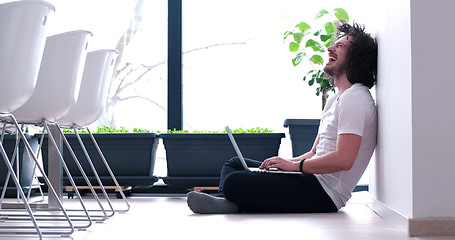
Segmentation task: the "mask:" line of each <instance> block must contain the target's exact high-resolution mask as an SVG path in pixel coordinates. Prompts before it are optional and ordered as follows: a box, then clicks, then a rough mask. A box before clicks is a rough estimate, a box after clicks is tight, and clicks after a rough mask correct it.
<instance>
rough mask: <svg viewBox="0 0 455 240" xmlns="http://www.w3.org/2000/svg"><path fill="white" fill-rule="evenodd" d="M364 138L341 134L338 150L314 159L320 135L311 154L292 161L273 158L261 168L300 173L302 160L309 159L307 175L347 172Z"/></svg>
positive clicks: (267, 160) (305, 164) (305, 169)
mask: <svg viewBox="0 0 455 240" xmlns="http://www.w3.org/2000/svg"><path fill="white" fill-rule="evenodd" d="M361 141H362V137H361V136H359V135H355V134H340V135H338V137H337V147H336V150H335V151H333V152H330V153H327V154H325V155H323V156H320V157H314V158H311V157H313V156H314V154H315V152H316V145H317V143H318V142H319V135H318V137H317V138H316V140H315V144H314V146H313V148H312V150H311V151H310V152H307V153H305V154H303V155H301V156H299V157H296V158H292V159H283V158H280V157H272V158H269V159H266V160H265V161H264V162H263V164H262V165H261V166H260V167H259V168H266V169H269V168H279V169H282V170H285V171H299V164H300V161H301V160H302V159H304V158H305V159H306V157H309V158H311V159H308V160H306V161H305V162H304V164H303V166H302V170H303V171H304V172H306V173H313V174H315V173H319V174H322V173H332V172H339V171H347V170H349V169H351V168H352V166H353V165H354V161H355V159H356V157H357V154H358V152H359V148H360V142H361Z"/></svg>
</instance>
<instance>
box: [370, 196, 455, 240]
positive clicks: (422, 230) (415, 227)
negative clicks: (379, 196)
mask: <svg viewBox="0 0 455 240" xmlns="http://www.w3.org/2000/svg"><path fill="white" fill-rule="evenodd" d="M367 206H368V207H369V208H371V209H372V210H373V211H374V212H376V214H378V215H379V216H380V217H382V218H383V219H384V220H385V221H387V222H388V223H390V224H392V225H393V226H395V227H396V228H398V229H399V230H400V231H402V232H404V233H405V234H406V235H408V236H409V237H424V236H455V218H407V217H406V216H404V215H402V214H400V213H398V212H396V211H395V210H393V209H391V208H390V207H388V206H386V205H385V204H383V203H382V202H379V201H378V200H376V199H371V201H369V202H368V203H367Z"/></svg>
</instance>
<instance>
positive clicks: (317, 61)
mask: <svg viewBox="0 0 455 240" xmlns="http://www.w3.org/2000/svg"><path fill="white" fill-rule="evenodd" d="M310 61H311V62H313V63H314V64H318V65H322V64H324V59H323V58H322V57H321V56H319V55H317V54H315V55H313V56H311V58H310Z"/></svg>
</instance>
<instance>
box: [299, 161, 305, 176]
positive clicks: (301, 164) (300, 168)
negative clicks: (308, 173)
mask: <svg viewBox="0 0 455 240" xmlns="http://www.w3.org/2000/svg"><path fill="white" fill-rule="evenodd" d="M305 160H306V159H305V158H304V159H302V160H300V164H299V171H300V172H302V173H303V170H302V166H303V162H305Z"/></svg>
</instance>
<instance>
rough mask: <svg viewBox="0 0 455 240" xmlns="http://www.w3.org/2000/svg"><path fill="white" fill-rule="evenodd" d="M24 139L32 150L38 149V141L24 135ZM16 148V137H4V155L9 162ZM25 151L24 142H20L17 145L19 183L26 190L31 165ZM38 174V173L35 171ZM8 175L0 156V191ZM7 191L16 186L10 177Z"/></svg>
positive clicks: (31, 172) (30, 176)
mask: <svg viewBox="0 0 455 240" xmlns="http://www.w3.org/2000/svg"><path fill="white" fill-rule="evenodd" d="M25 137H26V138H27V141H28V142H29V144H30V146H31V147H32V149H36V148H37V147H38V139H36V138H34V137H33V136H32V135H28V134H26V135H25ZM15 146H16V135H5V137H4V139H3V147H4V148H5V151H6V154H7V155H8V158H9V160H10V161H11V157H12V156H13V151H14V147H15ZM30 160H31V159H30V158H29V155H28V154H27V151H25V146H24V142H23V141H22V140H21V141H20V144H19V183H20V184H21V186H22V188H26V187H28V186H29V185H30V180H31V179H32V177H33V165H32V163H31V161H30ZM16 166H17V163H15V164H14V165H13V168H14V172H15V173H16ZM37 172H38V171H37ZM7 174H8V169H7V167H6V165H5V160H4V159H3V156H2V155H1V154H0V189H3V186H4V185H5V179H6V175H7ZM8 190H14V192H15V190H16V185H15V184H14V182H13V179H12V178H11V177H10V179H9V182H8Z"/></svg>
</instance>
